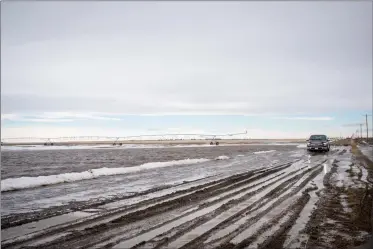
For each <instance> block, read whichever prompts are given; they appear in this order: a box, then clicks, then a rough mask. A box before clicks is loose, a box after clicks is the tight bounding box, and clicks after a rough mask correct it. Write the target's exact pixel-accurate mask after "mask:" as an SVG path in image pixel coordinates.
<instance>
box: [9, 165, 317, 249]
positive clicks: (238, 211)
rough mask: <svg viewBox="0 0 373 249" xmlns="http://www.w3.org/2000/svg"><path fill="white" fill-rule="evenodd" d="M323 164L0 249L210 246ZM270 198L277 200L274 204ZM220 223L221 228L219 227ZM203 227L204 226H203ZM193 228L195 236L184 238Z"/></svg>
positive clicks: (226, 184)
mask: <svg viewBox="0 0 373 249" xmlns="http://www.w3.org/2000/svg"><path fill="white" fill-rule="evenodd" d="M322 160H323V159H321V160H318V161H315V162H313V163H312V164H307V163H306V161H307V160H304V161H301V159H299V160H295V161H293V162H290V163H286V164H281V165H277V166H273V167H269V168H265V169H260V170H253V171H248V172H244V173H240V174H236V175H233V176H230V177H227V178H224V179H219V180H216V181H212V182H208V183H205V184H200V185H196V186H192V187H190V188H188V189H185V190H180V191H175V192H172V193H170V194H167V195H164V196H160V197H156V198H151V199H148V200H143V201H140V202H138V203H135V204H133V205H130V206H126V207H124V208H118V209H116V210H115V211H113V212H109V213H107V214H104V215H102V214H101V215H98V216H97V217H93V218H92V219H89V220H86V221H82V222H80V223H77V224H73V225H70V226H69V225H66V226H62V227H57V228H53V229H51V230H46V231H44V233H41V234H39V236H37V237H34V238H28V239H25V240H24V241H19V243H18V242H14V243H8V244H2V246H3V247H4V248H9V247H13V248H19V247H21V246H25V245H28V247H30V248H38V247H39V248H111V247H118V248H130V247H133V248H164V247H172V246H174V245H176V246H177V248H178V247H182V248H205V247H206V248H207V247H208V245H209V244H208V243H207V244H204V242H205V241H206V239H208V238H209V237H210V236H211V235H213V234H214V233H215V232H217V231H219V230H221V229H224V228H226V227H228V226H230V225H231V224H233V223H234V222H236V221H238V220H240V218H241V217H242V216H247V215H250V213H253V212H257V216H255V217H253V218H252V219H251V223H255V222H256V221H257V220H259V219H260V218H262V217H263V216H264V215H265V213H266V212H267V213H268V212H269V211H270V210H272V209H273V208H274V207H275V206H276V205H279V204H280V203H282V202H284V201H286V200H288V199H291V197H292V196H294V195H295V194H296V193H298V192H299V191H300V190H301V189H302V188H303V187H304V186H305V185H306V184H307V183H308V182H309V181H310V180H312V179H313V178H312V177H314V174H313V173H315V172H316V171H317V172H319V170H320V169H321V171H322V167H321V166H320V162H321V161H322ZM297 162H299V165H298V166H296V164H297ZM321 163H322V162H321ZM319 173H320V172H319ZM304 177H307V178H306V179H304ZM301 180H303V181H302V183H304V184H303V185H302V184H300V185H299V186H298V185H297V182H298V181H301ZM289 191H290V192H289ZM278 196H280V197H281V196H282V198H278ZM273 198H275V199H276V200H275V201H274V202H273ZM277 198H278V199H277ZM266 205H267V206H266ZM268 205H269V206H268ZM237 206H238V207H240V208H237ZM263 207H267V209H263ZM260 211H261V212H260ZM255 218H256V219H255ZM214 219H215V220H214ZM221 221H224V222H225V223H223V224H220V223H221ZM209 222H210V223H209ZM207 223H208V225H205V226H204V224H207ZM280 223H281V222H280ZM247 227H249V226H248V222H245V223H244V224H243V225H241V226H239V227H238V229H236V230H234V231H235V233H238V232H239V231H241V230H245V229H246V228H247ZM196 229H197V231H198V233H197V235H194V237H188V236H187V234H188V233H190V232H193V231H194V230H196ZM53 237H55V239H53ZM187 237H188V238H187ZM48 238H50V239H49V240H48ZM42 241H44V242H45V243H43V242H42ZM142 241H143V242H142ZM227 241H228V237H224V239H223V240H221V241H220V242H219V244H221V245H222V244H224V243H227ZM179 242H181V243H179ZM223 242H224V243H223ZM172 243H174V244H172ZM266 243H267V242H266ZM123 245H124V246H123ZM226 245H228V244H226Z"/></svg>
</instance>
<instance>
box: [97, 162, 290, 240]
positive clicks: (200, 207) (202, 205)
mask: <svg viewBox="0 0 373 249" xmlns="http://www.w3.org/2000/svg"><path fill="white" fill-rule="evenodd" d="M289 166H290V165H285V167H284V168H287V167H289ZM284 168H283V167H281V168H280V169H278V168H277V169H276V172H277V170H283V169H284ZM271 172H272V173H273V171H271ZM266 173H268V172H266ZM266 175H267V174H265V175H264V174H262V175H259V176H258V177H254V178H252V179H250V181H249V182H246V184H247V183H251V184H249V186H248V187H246V188H239V190H238V191H236V192H234V193H232V194H229V195H226V196H223V197H222V198H221V199H217V200H213V201H211V202H209V203H207V202H202V203H200V204H199V203H193V204H192V206H194V207H195V206H196V205H197V208H195V209H194V210H193V211H190V212H187V213H185V214H184V215H181V216H178V217H176V218H173V219H170V220H168V221H167V222H164V223H163V224H161V225H163V226H170V225H168V224H169V223H170V222H174V221H175V220H176V221H177V219H183V217H185V216H188V215H192V216H193V215H195V213H196V212H206V211H203V209H205V210H206V209H207V210H209V209H211V210H212V211H213V210H215V208H211V205H215V206H216V207H218V206H219V205H220V204H219V203H217V202H221V201H224V202H225V203H224V204H226V205H228V204H229V205H233V203H234V202H235V201H234V200H230V199H233V198H232V196H234V195H237V194H239V193H238V192H242V190H243V189H245V190H247V189H251V188H253V187H255V186H257V185H258V184H259V183H256V184H253V183H252V182H253V181H255V180H258V179H260V178H263V177H264V176H266ZM280 175H282V174H279V175H277V176H275V177H271V178H270V179H272V178H276V177H279V176H280ZM267 180H269V179H267ZM260 183H261V184H263V183H264V181H263V182H260ZM235 186H238V185H237V184H235ZM224 189H226V188H224ZM209 195H210V194H209V193H207V196H209ZM227 198H228V200H227ZM229 198H230V199H229ZM229 201H231V202H229ZM216 203H217V204H216ZM227 203H228V204H227ZM198 204H199V205H198ZM192 206H191V207H192ZM223 208H226V206H223ZM201 210H202V211H201ZM161 214H162V215H164V212H162V213H161ZM122 218H123V217H122ZM121 222H122V223H123V222H124V223H126V224H128V221H126V220H123V219H121ZM158 227H159V226H157V227H153V228H152V229H157V228H158ZM170 228H172V226H171V227H170ZM158 229H159V228H158ZM162 229H163V230H164V228H161V229H160V230H162ZM119 232H122V231H119ZM146 232H147V231H141V232H140V234H137V235H136V236H137V237H138V236H141V234H143V233H146ZM110 233H111V234H112V233H113V232H112V231H110ZM129 237H130V236H129ZM120 238H122V239H123V235H120ZM117 240H118V238H117V239H114V241H117ZM93 244H94V243H93Z"/></svg>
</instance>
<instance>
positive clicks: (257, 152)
mask: <svg viewBox="0 0 373 249" xmlns="http://www.w3.org/2000/svg"><path fill="white" fill-rule="evenodd" d="M275 151H276V150H263V151H256V152H254V154H265V153H271V152H275Z"/></svg>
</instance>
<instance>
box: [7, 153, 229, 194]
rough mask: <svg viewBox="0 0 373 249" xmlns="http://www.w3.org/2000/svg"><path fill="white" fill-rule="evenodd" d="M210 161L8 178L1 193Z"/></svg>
mask: <svg viewBox="0 0 373 249" xmlns="http://www.w3.org/2000/svg"><path fill="white" fill-rule="evenodd" d="M219 158H220V157H219ZM227 158H228V157H226V156H221V159H218V160H224V159H227ZM207 161H211V160H210V159H205V158H199V159H183V160H174V161H167V162H150V163H145V164H142V165H139V166H134V167H122V168H107V167H104V168H99V169H90V170H87V171H83V172H77V173H65V174H59V175H48V176H37V177H20V178H8V179H5V180H2V181H1V192H5V191H11V190H20V189H27V188H35V187H41V186H46V185H53V184H58V183H65V182H75V181H81V180H88V179H94V178H98V177H100V176H111V175H122V174H128V173H133V172H138V171H142V170H148V169H155V168H162V167H168V166H177V165H186V164H197V163H203V162H207Z"/></svg>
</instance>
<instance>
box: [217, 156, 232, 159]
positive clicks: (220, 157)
mask: <svg viewBox="0 0 373 249" xmlns="http://www.w3.org/2000/svg"><path fill="white" fill-rule="evenodd" d="M227 159H229V156H218V157H216V158H215V160H227Z"/></svg>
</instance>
